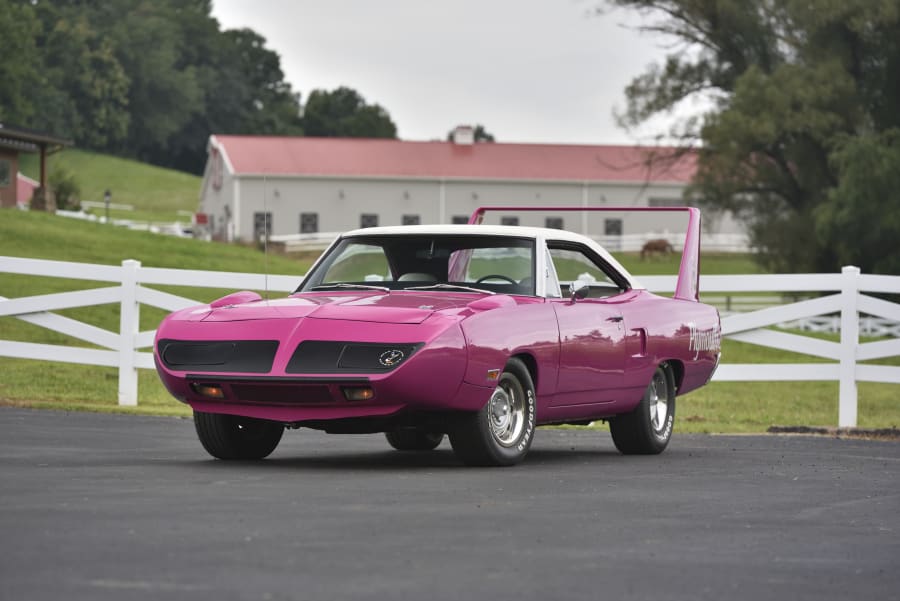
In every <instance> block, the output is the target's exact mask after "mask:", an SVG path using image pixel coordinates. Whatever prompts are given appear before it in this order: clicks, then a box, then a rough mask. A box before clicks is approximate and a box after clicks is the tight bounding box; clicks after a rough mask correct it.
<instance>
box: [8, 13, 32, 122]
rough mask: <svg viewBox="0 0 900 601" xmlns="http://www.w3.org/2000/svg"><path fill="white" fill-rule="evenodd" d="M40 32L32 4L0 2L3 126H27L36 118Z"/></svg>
mask: <svg viewBox="0 0 900 601" xmlns="http://www.w3.org/2000/svg"><path fill="white" fill-rule="evenodd" d="M40 29H41V24H40V21H39V20H38V19H37V17H36V15H35V13H34V8H33V7H32V6H31V5H30V4H22V3H19V2H15V1H13V0H0V57H4V58H3V59H2V60H0V82H2V84H0V122H4V121H5V122H7V123H16V124H19V125H26V124H28V123H30V122H31V119H32V117H33V116H34V113H35V111H34V104H33V102H32V98H33V94H35V92H37V91H38V90H39V89H40V87H41V78H40V68H41V61H40V54H39V53H38V50H37V45H36V43H35V39H36V38H37V36H38V32H40ZM10 57H13V58H10Z"/></svg>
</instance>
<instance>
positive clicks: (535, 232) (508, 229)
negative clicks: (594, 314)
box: [341, 224, 643, 288]
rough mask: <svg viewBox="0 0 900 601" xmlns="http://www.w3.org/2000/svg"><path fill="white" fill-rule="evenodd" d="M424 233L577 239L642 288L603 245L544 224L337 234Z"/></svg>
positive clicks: (391, 228) (372, 229)
mask: <svg viewBox="0 0 900 601" xmlns="http://www.w3.org/2000/svg"><path fill="white" fill-rule="evenodd" d="M423 235H424V236H427V235H438V236H439V235H477V236H509V237H511V238H513V237H514V238H532V239H534V240H539V241H547V240H561V241H565V242H577V243H578V244H583V245H585V246H588V247H590V248H591V249H592V250H593V251H594V252H596V253H597V254H598V255H600V256H601V257H602V258H603V260H604V261H606V262H607V263H608V264H609V265H611V266H612V267H613V268H614V269H616V270H617V271H618V272H619V273H621V274H622V275H623V276H624V277H625V279H626V280H628V284H629V287H630V288H643V286H641V284H640V282H638V281H637V279H635V278H634V277H633V276H632V275H631V274H630V273H628V270H627V269H625V268H624V267H623V266H622V264H621V263H619V261H617V260H616V258H615V257H613V256H612V255H611V254H610V253H609V252H608V251H607V250H606V249H605V248H603V247H602V246H600V245H599V244H598V243H597V242H596V241H595V240H593V239H591V238H589V237H587V236H584V235H582V234H576V233H574V232H569V231H566V230H557V229H551V228H545V227H525V226H519V225H483V224H482V225H468V224H466V225H394V226H384V227H367V228H362V229H357V230H352V231H349V232H346V233H344V234H342V235H341V238H352V237H355V236H423Z"/></svg>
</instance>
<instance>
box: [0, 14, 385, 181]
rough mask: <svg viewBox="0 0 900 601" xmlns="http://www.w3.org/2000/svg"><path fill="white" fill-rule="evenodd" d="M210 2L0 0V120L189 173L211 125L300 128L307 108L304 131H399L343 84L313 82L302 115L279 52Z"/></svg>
mask: <svg viewBox="0 0 900 601" xmlns="http://www.w3.org/2000/svg"><path fill="white" fill-rule="evenodd" d="M211 9H212V3H211V0H69V1H65V0H53V1H50V0H0V122H6V123H10V124H15V125H21V126H25V127H31V128H35V129H40V130H44V131H48V132H51V133H53V134H55V135H58V136H62V137H68V138H71V139H73V140H74V141H75V143H76V145H78V146H79V147H81V148H87V149H91V150H97V151H101V152H108V153H111V154H115V155H118V156H124V157H130V158H135V159H139V160H142V161H146V162H150V163H154V164H157V165H162V166H167V167H174V168H176V169H181V170H184V171H190V172H194V173H199V172H200V171H201V170H202V169H203V164H204V161H205V158H206V149H205V148H206V142H207V139H208V137H209V135H210V134H211V133H229V134H282V135H300V134H303V132H304V126H305V122H304V118H305V119H306V120H308V121H310V125H312V127H311V128H309V127H307V128H306V129H307V130H308V131H309V133H310V134H311V135H344V136H372V137H396V127H395V126H394V124H393V122H392V121H391V119H390V117H389V115H388V114H387V112H386V111H385V110H384V109H382V108H381V107H379V106H378V105H371V106H370V105H366V104H365V102H364V101H363V99H362V97H361V96H360V95H359V94H358V93H356V92H355V91H354V90H351V89H349V88H340V89H338V90H335V91H334V92H324V91H314V92H312V93H311V94H310V99H309V102H308V103H307V105H308V107H307V108H308V110H307V111H306V113H307V114H306V116H305V117H304V116H301V101H300V100H301V99H300V94H299V93H298V92H296V91H295V90H293V89H292V87H291V85H290V84H289V83H288V82H286V81H285V79H284V73H283V72H282V70H281V61H280V58H279V56H278V54H277V53H275V52H274V51H272V50H269V49H267V48H266V40H265V39H264V38H263V37H262V36H260V35H259V34H257V33H256V32H254V31H252V30H250V29H238V30H226V31H222V30H221V28H220V26H219V22H218V21H217V20H216V19H214V18H213V17H212V15H211ZM338 101H340V102H338ZM337 104H339V105H340V106H337V107H335V106H332V105H337ZM310 109H311V110H310ZM336 112H337V113H338V114H335V113H336ZM323 113H324V114H323ZM351 117H352V118H351ZM313 121H314V123H313ZM348 121H349V122H351V126H348V125H347V123H348ZM352 124H357V125H355V126H354V125H352ZM311 130H315V132H313V131H311Z"/></svg>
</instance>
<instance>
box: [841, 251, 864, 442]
mask: <svg viewBox="0 0 900 601" xmlns="http://www.w3.org/2000/svg"><path fill="white" fill-rule="evenodd" d="M858 303H859V267H852V266H847V267H844V268H843V269H841V363H840V368H839V375H840V392H839V395H838V427H840V428H855V427H856V413H857V411H856V408H857V407H856V405H857V403H856V401H857V393H856V350H857V348H859V311H858V309H857V307H858Z"/></svg>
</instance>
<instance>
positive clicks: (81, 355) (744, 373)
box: [0, 257, 900, 427]
mask: <svg viewBox="0 0 900 601" xmlns="http://www.w3.org/2000/svg"><path fill="white" fill-rule="evenodd" d="M0 273H13V274H24V275H31V276H49V277H59V278H67V279H80V280H90V281H98V282H112V283H113V284H114V285H113V286H110V287H103V288H95V289H91V290H80V291H74V292H62V293H56V294H46V295H41V296H31V297H20V298H5V297H3V296H0V317H16V318H18V319H21V320H24V321H27V322H29V323H32V324H35V325H38V326H41V327H44V328H48V329H50V330H53V331H56V332H60V333H62V334H65V335H67V336H71V337H73V338H76V339H79V340H82V341H85V342H88V343H90V344H92V345H95V346H97V347H100V348H84V347H74V346H62V345H51V344H38V343H31V342H20V341H12V340H0V357H19V358H26V359H41V360H47V361H63V362H69V363H81V364H88V365H104V366H111V367H117V368H118V370H119V395H118V397H119V404H120V405H136V404H137V369H153V368H154V365H153V354H152V352H150V351H149V350H142V349H149V348H150V347H152V344H153V338H154V335H155V331H154V330H147V331H143V332H141V331H139V327H138V325H139V323H140V306H141V305H142V304H144V305H150V306H154V307H159V308H161V309H164V310H167V311H176V310H178V309H183V308H185V307H189V306H192V305H195V304H198V303H197V301H195V300H191V299H187V298H183V297H180V296H176V295H174V294H169V293H167V292H162V291H160V290H156V289H153V288H149V287H148V286H149V285H174V286H191V287H209V288H225V289H232V290H240V289H249V290H264V289H266V288H267V289H268V290H270V291H274V292H289V291H291V290H293V289H294V288H295V287H296V285H297V284H298V283H299V281H300V278H301V276H299V275H298V276H274V275H273V276H268V278H266V276H264V275H262V274H249V273H232V272H210V271H195V270H185V269H159V268H152V267H141V264H140V263H139V262H137V261H131V260H128V261H123V262H122V265H121V266H110V265H94V264H88V263H65V262H61V261H44V260H37V259H21V258H14V257H0ZM641 282H642V283H643V284H644V285H646V286H647V287H648V288H649V289H650V290H654V291H657V292H671V291H673V290H674V289H675V277H673V276H653V277H644V278H641ZM700 290H701V292H702V293H703V294H704V296H705V295H706V294H707V293H710V292H711V293H719V294H721V293H747V292H756V291H766V292H770V293H772V292H774V293H778V292H784V293H788V292H791V293H797V292H805V293H810V292H812V293H822V292H834V294H830V295H827V296H819V297H817V298H813V299H810V300H802V301H799V302H794V303H789V304H785V305H782V306H776V307H768V308H764V309H760V310H756V311H751V312H747V313H738V314H732V315H726V316H724V317H723V319H722V333H723V335H724V336H726V337H728V338H731V339H733V340H739V341H741V342H748V343H751V344H757V345H761V346H767V347H773V348H778V349H784V350H787V351H793V352H797V353H803V354H806V355H811V356H815V357H822V358H824V359H829V360H831V362H826V363H792V364H730V363H727V362H726V363H723V364H722V365H720V366H719V369H718V371H717V372H716V375H715V378H714V379H715V380H716V381H810V380H820V381H838V382H840V386H839V390H840V393H839V411H838V413H839V417H838V425H839V426H841V427H853V426H855V425H856V421H857V402H856V401H857V392H856V383H857V382H860V381H862V382H887V383H895V384H900V367H896V366H886V365H873V364H870V363H864V362H865V361H871V360H875V359H882V358H885V357H893V356H895V355H900V338H896V337H895V338H892V339H887V340H881V341H877V342H869V343H865V344H860V341H859V329H860V325H859V324H860V314H866V315H870V316H876V317H880V318H883V319H886V320H890V321H893V322H898V321H900V304H896V303H891V302H888V301H885V300H882V299H878V298H875V297H872V296H869V295H866V294H863V293H864V292H871V293H889V294H900V276H877V275H863V274H861V273H860V272H859V269H857V268H855V267H845V268H844V269H843V271H842V273H840V274H791V275H733V276H702V277H701V281H700ZM2 292H4V291H2V290H0V293H2ZM105 304H118V305H119V331H118V332H112V331H108V330H104V329H102V328H98V327H96V326H93V325H90V324H87V323H84V322H81V321H78V320H75V319H71V318H68V317H64V316H61V315H57V314H55V313H53V311H58V310H61V309H68V308H74V307H85V306H92V305H105ZM832 313H838V314H839V315H840V324H841V328H840V342H831V341H827V340H821V339H818V338H811V337H808V336H801V335H797V334H791V333H787V332H783V331H777V330H773V329H769V328H770V326H777V325H778V324H782V323H785V322H793V321H796V320H800V319H807V318H814V317H817V316H822V315H829V314H832ZM863 319H867V318H863ZM725 359H726V361H727V357H725Z"/></svg>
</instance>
